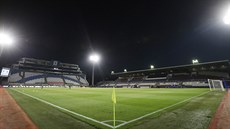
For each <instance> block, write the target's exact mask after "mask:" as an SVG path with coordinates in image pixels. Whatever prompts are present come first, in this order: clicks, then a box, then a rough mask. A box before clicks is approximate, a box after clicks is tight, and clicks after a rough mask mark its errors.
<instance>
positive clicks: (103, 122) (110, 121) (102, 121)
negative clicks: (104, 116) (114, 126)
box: [102, 120, 126, 123]
mask: <svg viewBox="0 0 230 129" xmlns="http://www.w3.org/2000/svg"><path fill="white" fill-rule="evenodd" d="M111 121H113V120H105V121H102V122H103V123H106V122H111ZM115 121H118V122H122V123H125V122H126V121H123V120H115Z"/></svg>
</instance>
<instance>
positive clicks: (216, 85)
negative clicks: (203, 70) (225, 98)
mask: <svg viewBox="0 0 230 129" xmlns="http://www.w3.org/2000/svg"><path fill="white" fill-rule="evenodd" d="M208 85H209V88H210V91H213V90H222V91H225V89H224V86H223V82H222V80H213V79H208Z"/></svg>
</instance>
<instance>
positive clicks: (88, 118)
mask: <svg viewBox="0 0 230 129" xmlns="http://www.w3.org/2000/svg"><path fill="white" fill-rule="evenodd" d="M14 91H16V92H19V93H21V94H24V95H26V96H29V97H31V98H33V99H36V100H38V101H41V102H43V103H46V104H48V105H50V106H53V107H55V108H58V109H61V110H63V111H66V112H69V113H71V114H74V115H77V116H80V117H83V118H85V119H87V120H91V121H93V122H96V123H99V124H102V125H104V126H107V127H110V128H114V127H113V126H111V125H109V124H106V123H103V122H100V121H98V120H95V119H93V118H90V117H87V116H84V115H82V114H79V113H76V112H73V111H70V110H68V109H65V108H63V107H60V106H57V105H55V104H52V103H50V102H47V101H45V100H42V99H39V98H37V97H34V96H32V95H29V94H26V93H23V92H20V91H18V90H14Z"/></svg>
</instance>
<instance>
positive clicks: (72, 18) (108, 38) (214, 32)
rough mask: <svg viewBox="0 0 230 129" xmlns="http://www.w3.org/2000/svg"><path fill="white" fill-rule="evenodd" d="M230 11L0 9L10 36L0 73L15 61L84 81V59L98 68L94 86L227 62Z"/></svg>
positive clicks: (180, 5) (69, 6)
mask: <svg viewBox="0 0 230 129" xmlns="http://www.w3.org/2000/svg"><path fill="white" fill-rule="evenodd" d="M228 7H230V1H224V0H183V1H176V0H168V1H161V0H158V1H154V0H152V1H151V2H146V1H140V2H133V1H131V2H118V1H114V2H111V1H110V2H109V3H108V2H107V3H106V2H99V1H97V2H87V1H84V2H79V1H75V3H74V2H70V3H68V2H66V1H63V2H61V1H60V2H44V3H42V2H34V1H33V2H29V3H28V2H23V1H20V2H19V1H18V2H9V1H8V2H3V1H1V2H0V27H1V28H0V29H1V30H2V29H3V25H4V29H5V30H6V31H9V32H10V33H11V34H12V35H14V36H15V41H16V42H15V44H16V45H15V46H14V47H12V48H4V51H3V54H2V56H1V57H0V60H1V62H0V65H1V66H4V65H6V64H11V63H14V62H16V61H17V60H18V59H20V58H22V57H32V58H38V59H47V60H59V61H61V62H66V63H76V64H79V65H80V68H81V69H82V70H83V71H84V72H85V73H87V75H88V78H90V76H91V64H90V63H89V61H88V55H89V54H90V52H91V51H96V52H98V53H100V54H101V55H102V61H101V62H100V65H98V67H97V69H96V71H95V72H96V76H97V80H102V79H103V78H104V77H105V76H106V75H109V74H110V71H111V70H114V71H115V72H118V71H123V69H124V68H126V69H127V70H137V69H146V68H149V65H150V64H154V65H155V67H162V66H171V65H180V64H189V63H191V60H192V59H193V58H197V59H199V60H200V62H206V61H215V60H223V59H230V25H229V26H228V25H225V24H223V22H222V17H223V12H224V11H225V10H227V9H228Z"/></svg>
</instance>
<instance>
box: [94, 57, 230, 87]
mask: <svg viewBox="0 0 230 129" xmlns="http://www.w3.org/2000/svg"><path fill="white" fill-rule="evenodd" d="M229 75H230V62H229V60H221V61H213V62H205V63H196V64H188V65H179V66H171V67H162V68H153V69H144V70H136V71H128V72H118V73H114V72H112V73H111V78H114V79H115V80H114V81H102V82H99V83H98V84H97V86H98V87H113V86H115V87H127V88H154V87H209V85H210V84H209V82H208V79H215V80H222V81H223V83H224V85H225V86H229V78H230V76H229Z"/></svg>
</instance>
